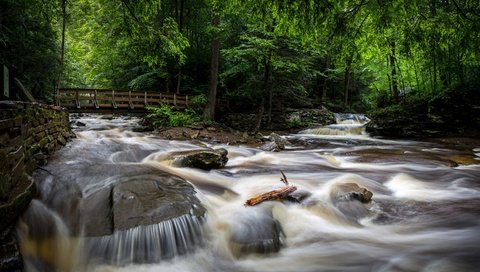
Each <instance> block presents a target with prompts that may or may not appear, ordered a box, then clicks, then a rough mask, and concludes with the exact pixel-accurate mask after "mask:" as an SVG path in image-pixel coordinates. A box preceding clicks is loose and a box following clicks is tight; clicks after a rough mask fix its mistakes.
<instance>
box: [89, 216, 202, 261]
mask: <svg viewBox="0 0 480 272" xmlns="http://www.w3.org/2000/svg"><path fill="white" fill-rule="evenodd" d="M203 220H204V219H203V217H197V216H193V215H182V216H179V217H176V218H173V219H169V220H165V221H162V222H160V223H158V224H152V225H142V226H137V227H134V228H131V229H127V230H120V231H115V232H114V233H113V234H112V235H107V236H102V237H89V238H86V249H87V252H89V259H90V260H91V261H93V262H94V263H109V264H114V265H126V264H131V263H157V262H160V261H161V260H162V259H171V258H173V257H175V256H178V255H184V254H187V253H191V252H193V251H194V249H195V248H196V247H198V246H201V245H202V244H203V238H204V233H203V226H202V224H203Z"/></svg>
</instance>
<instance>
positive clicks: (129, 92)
mask: <svg viewBox="0 0 480 272" xmlns="http://www.w3.org/2000/svg"><path fill="white" fill-rule="evenodd" d="M128 107H129V108H130V109H132V110H133V103H132V91H130V90H129V91H128Z"/></svg>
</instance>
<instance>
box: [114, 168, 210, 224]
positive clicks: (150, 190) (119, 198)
mask: <svg viewBox="0 0 480 272" xmlns="http://www.w3.org/2000/svg"><path fill="white" fill-rule="evenodd" d="M112 193H113V195H112V199H113V226H114V229H115V230H125V229H129V228H133V227H136V226H140V225H150V224H156V223H158V222H161V221H164V220H168V219H172V218H176V217H179V216H182V215H185V214H189V213H190V212H191V211H192V212H194V213H197V214H198V213H201V214H202V213H203V208H201V206H200V202H199V200H198V199H197V198H196V197H195V191H194V189H193V187H192V186H191V185H190V184H189V183H187V182H186V181H185V180H183V179H182V178H180V177H176V176H172V175H170V174H166V173H162V174H158V175H156V176H143V178H142V179H138V180H131V181H127V182H124V183H120V184H117V185H115V186H114V188H113V192H112Z"/></svg>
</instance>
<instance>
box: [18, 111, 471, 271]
mask: <svg viewBox="0 0 480 272" xmlns="http://www.w3.org/2000/svg"><path fill="white" fill-rule="evenodd" d="M355 118H357V119H358V120H360V121H362V120H363V121H362V122H364V120H365V118H358V117H355ZM344 119H348V120H352V118H350V119H349V118H348V117H344ZM80 121H82V122H83V123H85V124H86V126H85V127H74V128H75V129H76V135H77V138H76V139H73V140H72V141H71V142H70V143H69V144H68V145H67V147H66V148H64V149H63V150H62V151H60V152H58V153H57V154H56V156H55V157H54V158H53V159H52V160H51V162H50V163H49V164H48V165H47V166H45V167H44V170H39V171H50V172H52V173H54V174H55V175H62V177H63V178H62V179H61V180H62V184H54V182H52V179H51V177H50V178H49V175H47V174H45V173H44V174H43V175H42V174H38V175H37V178H38V180H36V181H37V184H38V185H39V190H40V195H41V199H40V200H35V201H34V202H33V203H32V205H31V207H30V209H29V210H28V211H27V213H26V215H25V216H24V219H23V220H22V221H21V222H20V223H19V226H18V228H17V229H18V233H19V236H20V240H21V243H22V245H23V246H22V252H23V254H24V256H26V265H27V268H28V270H29V271H49V270H57V271H474V270H476V269H477V267H478V266H479V265H480V160H479V159H480V158H479V152H480V151H479V150H480V141H479V140H478V139H436V140H432V141H413V140H394V139H375V138H371V137H369V136H368V135H366V134H365V133H364V132H362V131H361V132H360V133H357V130H356V129H354V130H350V129H345V127H344V126H350V127H355V128H357V127H361V125H359V124H358V122H350V121H345V120H344V121H343V124H342V127H340V128H339V127H338V126H330V127H328V129H329V131H330V130H332V129H333V130H335V129H340V131H342V133H328V134H330V135H320V134H314V133H318V132H320V133H321V132H325V130H322V129H318V130H317V131H314V130H309V131H304V132H302V133H301V134H298V135H288V136H286V139H287V140H289V142H290V144H289V145H287V147H286V150H284V151H282V152H276V153H275V152H265V151H262V150H260V149H258V148H253V147H248V146H230V145H215V146H212V145H211V144H209V143H205V142H199V141H194V142H189V141H170V140H164V139H160V138H158V137H155V136H153V135H150V134H148V133H135V132H132V131H131V128H132V127H134V126H135V124H136V122H138V120H137V119H136V118H127V119H125V118H115V119H113V120H105V119H100V118H99V117H98V116H86V117H82V118H81V119H80ZM345 131H347V133H344V132H345ZM348 131H350V132H352V131H354V132H355V133H348ZM205 147H223V148H225V149H227V150H228V152H229V155H228V157H229V161H228V163H227V165H226V167H225V168H223V169H219V170H211V171H204V170H199V169H191V168H174V167H172V166H170V164H169V161H168V157H169V154H170V153H171V152H174V151H180V150H191V149H201V148H205ZM151 169H156V170H161V171H166V172H168V173H171V174H175V175H178V176H180V177H182V178H184V179H186V180H187V181H189V182H190V183H192V184H193V185H194V186H195V188H196V190H197V196H198V197H199V198H200V200H201V202H202V204H203V205H204V206H205V207H206V209H207V215H206V217H205V221H204V222H201V223H198V224H197V223H195V224H196V225H195V226H194V227H192V226H190V227H188V228H186V227H185V226H186V225H188V224H192V223H191V222H190V223H189V222H184V221H181V219H178V220H180V221H175V222H173V223H166V224H172V225H171V226H172V228H175V229H180V230H181V229H182V228H183V229H184V230H185V229H189V228H191V229H194V230H198V231H199V233H194V234H192V232H191V230H189V231H187V232H188V235H190V236H191V237H190V236H189V238H188V239H200V237H201V240H202V241H201V242H198V243H195V244H194V245H195V248H194V249H191V250H190V249H189V250H184V251H186V252H184V254H174V256H170V257H171V258H158V259H156V258H154V257H151V258H150V259H149V260H148V261H145V262H143V261H142V260H135V259H134V258H131V259H128V258H125V257H124V256H123V255H121V254H120V255H119V254H118V252H117V253H115V254H116V256H120V257H119V258H121V259H122V260H121V261H120V260H119V261H117V262H105V261H102V260H103V258H95V256H97V257H98V256H100V257H101V255H102V254H103V253H101V252H102V250H101V249H98V248H96V249H95V248H91V246H89V239H92V238H85V237H84V236H85V235H83V234H82V233H84V232H83V231H84V229H85V226H82V224H83V223H82V222H85V221H82V220H74V219H73V218H74V217H75V216H76V214H77V212H76V210H77V209H79V205H76V204H75V203H76V202H75V201H77V202H78V201H80V200H78V199H77V200H75V197H72V195H73V196H76V197H77V198H80V199H81V198H86V197H91V198H92V201H93V199H94V196H95V194H96V193H101V192H102V189H104V188H106V187H108V186H110V185H111V184H116V183H119V182H125V180H128V179H130V178H134V177H138V176H141V175H149V174H153V172H152V170H151ZM280 170H283V171H284V172H285V174H286V176H287V178H288V180H289V182H290V184H291V185H294V186H296V187H297V188H298V192H299V193H300V194H303V195H304V196H305V197H306V198H305V200H303V201H302V202H301V203H294V202H288V201H284V202H281V201H271V202H264V203H262V204H260V205H258V206H255V207H245V206H244V205H243V204H244V202H245V201H246V200H247V199H248V198H250V197H252V196H254V195H257V194H259V193H263V192H267V191H270V190H273V189H276V188H279V187H282V186H283V183H282V182H281V181H280V178H281V174H280ZM146 172H147V173H146ZM49 179H50V180H49ZM345 183H356V184H358V185H359V186H361V187H364V188H367V189H368V190H370V191H372V192H373V201H372V202H371V203H368V204H361V203H359V202H358V203H356V202H355V203H351V202H341V203H337V202H335V200H334V198H333V197H332V196H333V195H334V192H335V191H336V190H337V188H338V186H339V185H341V184H345ZM72 192H79V193H77V194H74V193H72ZM80 206H81V205H80ZM266 220H267V221H268V220H274V221H275V222H278V224H279V226H280V227H281V232H282V236H281V242H282V244H283V247H282V249H281V250H280V251H279V252H278V253H270V254H250V255H238V254H236V252H235V250H234V247H232V243H231V240H232V237H237V236H242V235H243V236H245V235H247V236H248V235H251V233H255V232H256V231H257V232H259V231H262V226H264V225H262V224H263V223H264V222H265V221H266ZM78 224H80V225H78ZM182 225H183V227H182ZM172 228H170V230H168V228H167V227H166V226H165V225H159V226H155V225H154V226H145V227H141V228H139V229H132V230H127V231H126V233H116V235H119V236H121V237H123V238H121V239H117V240H115V242H113V241H110V242H109V243H123V244H129V243H128V241H127V240H128V239H130V237H132V236H135V235H137V236H138V235H140V236H142V237H146V238H147V240H148V238H149V237H152V241H153V244H152V247H156V246H158V244H156V243H155V241H156V240H155V239H157V238H155V237H153V236H154V235H155V234H153V233H157V232H158V231H163V232H168V231H172V232H174V231H173V229H172ZM177 232H178V231H177ZM182 235H183V234H182ZM185 235H187V234H185ZM122 239H123V240H122ZM125 239H126V240H125ZM185 239H187V238H185ZM185 239H184V240H185ZM147 240H145V241H147ZM159 243H160V242H159ZM121 247H122V245H114V246H112V247H111V249H110V250H113V251H115V250H118V249H119V248H121ZM184 247H185V248H188V246H187V245H186V244H185V245H184ZM55 250H56V251H55ZM45 252H49V254H46V253H45ZM51 252H54V253H51ZM92 252H93V254H92ZM98 252H100V253H98ZM153 252H156V251H153ZM115 254H113V255H115ZM152 260H153V261H152Z"/></svg>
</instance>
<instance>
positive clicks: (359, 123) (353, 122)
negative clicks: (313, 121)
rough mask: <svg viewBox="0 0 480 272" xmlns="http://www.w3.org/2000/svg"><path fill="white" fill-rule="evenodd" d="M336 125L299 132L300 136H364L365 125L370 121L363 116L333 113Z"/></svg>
mask: <svg viewBox="0 0 480 272" xmlns="http://www.w3.org/2000/svg"><path fill="white" fill-rule="evenodd" d="M335 121H336V124H332V125H327V126H323V127H319V128H312V129H306V130H303V131H300V134H316V135H364V134H365V124H367V123H368V122H370V119H369V118H368V117H367V116H365V115H364V114H354V113H335Z"/></svg>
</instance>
